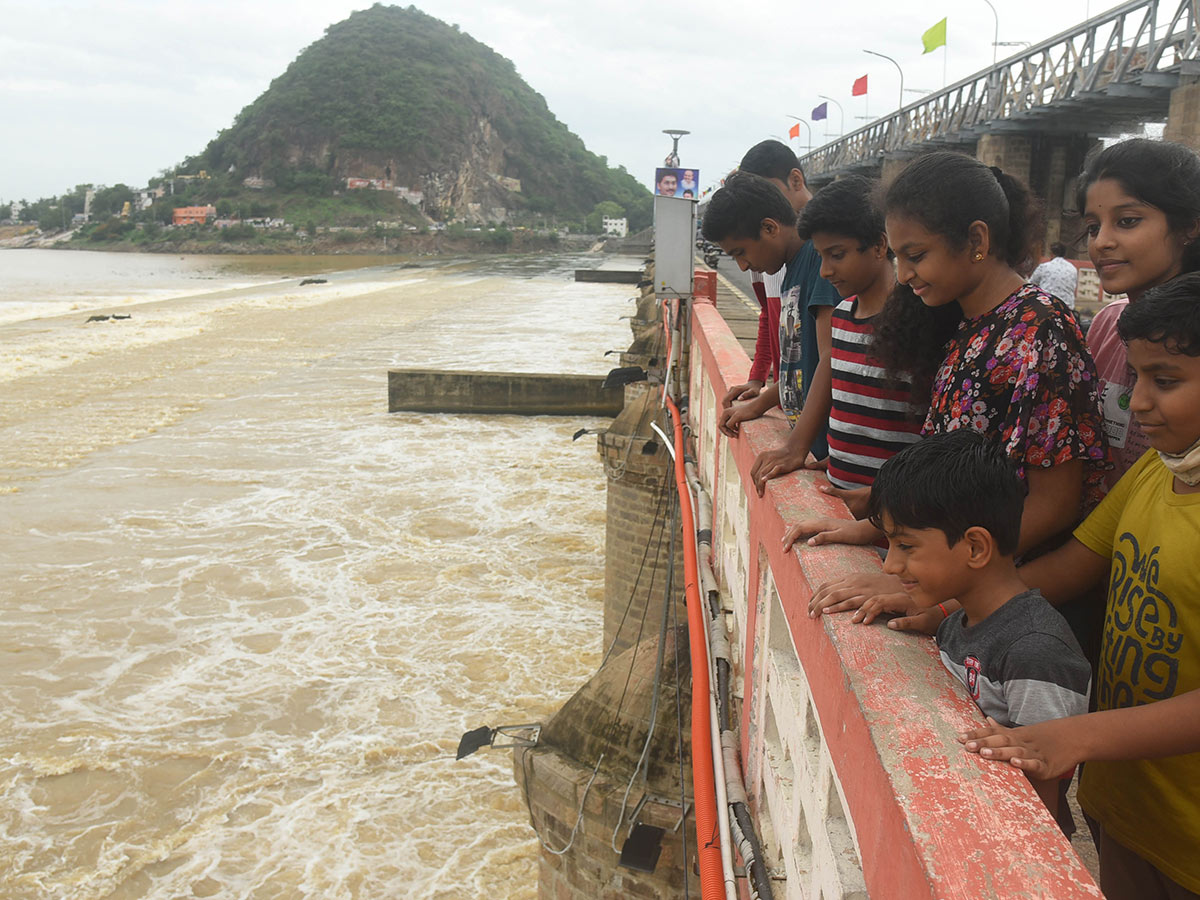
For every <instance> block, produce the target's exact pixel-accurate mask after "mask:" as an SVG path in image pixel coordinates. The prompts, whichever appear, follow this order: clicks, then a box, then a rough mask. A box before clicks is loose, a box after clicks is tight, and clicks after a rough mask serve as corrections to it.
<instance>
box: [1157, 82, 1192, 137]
mask: <svg viewBox="0 0 1200 900" xmlns="http://www.w3.org/2000/svg"><path fill="white" fill-rule="evenodd" d="M1163 138H1165V139H1166V140H1168V141H1176V142H1178V143H1180V144H1185V145H1187V146H1188V147H1191V148H1192V149H1193V150H1200V78H1197V77H1196V76H1195V75H1188V76H1184V82H1183V83H1182V84H1180V85H1179V87H1177V88H1175V89H1174V90H1173V91H1171V105H1170V107H1169V109H1168V110H1167V127H1166V129H1165V130H1164V131H1163Z"/></svg>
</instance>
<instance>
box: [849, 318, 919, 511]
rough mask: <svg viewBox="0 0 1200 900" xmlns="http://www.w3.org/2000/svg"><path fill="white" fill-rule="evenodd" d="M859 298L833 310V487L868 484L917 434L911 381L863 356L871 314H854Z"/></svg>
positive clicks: (870, 331) (917, 423)
mask: <svg viewBox="0 0 1200 900" xmlns="http://www.w3.org/2000/svg"><path fill="white" fill-rule="evenodd" d="M856 305H857V299H856V298H855V297H848V298H846V299H845V300H843V301H842V302H841V303H840V304H838V306H837V307H836V308H835V309H834V311H833V352H832V354H831V355H830V365H831V367H832V374H833V408H832V409H831V410H830V412H829V481H830V483H831V484H832V485H833V486H834V487H839V488H855V487H861V486H863V485H870V484H871V483H872V482H873V481H874V480H875V474H876V473H877V472H878V471H879V467H880V466H882V465H883V464H884V462H886V461H887V460H888V459H889V458H890V457H892V456H894V455H895V454H897V453H899V452H900V451H901V450H903V449H904V448H905V447H906V446H907V445H908V444H911V443H913V442H914V441H916V440H918V439H919V438H920V436H921V435H920V432H921V421H920V420H919V419H917V420H915V421H914V420H913V417H912V410H911V408H910V398H911V387H910V385H909V384H908V382H907V381H905V382H902V383H897V382H896V381H895V380H894V379H890V378H888V377H887V376H886V374H885V373H884V370H883V368H882V367H881V366H878V365H874V364H873V362H874V361H873V360H868V358H867V344H868V343H869V342H870V340H871V335H872V334H873V332H874V329H873V327H872V325H871V319H856V318H855V317H854V311H855V307H856Z"/></svg>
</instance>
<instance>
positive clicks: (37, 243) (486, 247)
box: [0, 229, 596, 258]
mask: <svg viewBox="0 0 1200 900" xmlns="http://www.w3.org/2000/svg"><path fill="white" fill-rule="evenodd" d="M4 230H5V231H7V230H10V229H4ZM491 234H492V233H491V232H486V231H480V232H468V233H467V235H465V236H461V237H456V236H450V235H446V234H444V233H432V234H412V233H410V232H401V233H399V234H391V233H389V234H388V235H387V237H386V239H385V238H379V237H375V236H374V235H371V236H367V235H363V236H361V237H359V236H357V235H354V236H353V238H352V239H348V238H349V233H348V232H344V231H339V232H332V233H329V232H326V233H321V234H318V235H316V236H315V237H309V236H300V235H293V234H289V235H279V236H273V237H271V238H270V239H269V240H250V241H222V240H220V239H217V240H203V239H195V238H192V239H186V240H162V241H153V242H151V241H144V242H137V243H135V242H133V241H128V240H119V241H88V240H79V239H72V237H71V236H70V233H68V234H67V235H63V234H61V233H60V234H57V235H51V236H46V235H37V234H13V235H7V236H6V235H5V234H4V233H3V231H0V249H18V250H29V249H41V250H94V251H103V252H108V253H158V254H178V255H189V256H190V255H200V256H225V255H238V256H252V255H253V256H257V255H268V256H363V255H370V256H396V257H405V256H411V257H419V258H429V257H442V256H462V255H464V254H470V255H492V254H501V253H543V252H548V251H553V250H564V249H587V248H590V247H592V246H593V245H594V244H595V241H596V239H595V237H594V236H590V235H567V236H565V237H560V236H559V235H553V236H542V235H533V234H527V233H524V232H519V231H518V232H508V234H510V235H511V240H509V241H505V242H498V241H495V240H494V239H492V238H490V235H491Z"/></svg>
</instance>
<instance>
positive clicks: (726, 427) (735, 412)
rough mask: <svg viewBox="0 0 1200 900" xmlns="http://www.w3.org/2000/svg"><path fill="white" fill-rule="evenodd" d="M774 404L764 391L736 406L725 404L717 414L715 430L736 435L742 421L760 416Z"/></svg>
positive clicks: (728, 434) (740, 428)
mask: <svg viewBox="0 0 1200 900" xmlns="http://www.w3.org/2000/svg"><path fill="white" fill-rule="evenodd" d="M774 405H775V404H774V403H773V402H771V400H770V398H769V396H768V395H767V394H766V393H765V392H764V393H760V394H758V395H757V396H755V397H751V398H750V399H749V400H747V401H745V402H744V403H739V404H738V405H737V406H727V407H726V408H725V409H723V410H721V414H720V415H719V416H717V430H718V431H720V432H721V434H724V435H727V436H729V437H737V436H738V435H740V434H741V433H742V423H743V422H749V421H750V420H751V419H757V418H759V417H761V416H762V415H763V414H764V413H765V412H766V411H767V410H769V409H770V408H771V407H773V406H774Z"/></svg>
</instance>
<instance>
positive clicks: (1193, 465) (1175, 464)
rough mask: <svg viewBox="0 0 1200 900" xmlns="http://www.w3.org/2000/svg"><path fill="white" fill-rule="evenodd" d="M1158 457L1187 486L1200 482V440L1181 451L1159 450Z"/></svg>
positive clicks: (1193, 485)
mask: <svg viewBox="0 0 1200 900" xmlns="http://www.w3.org/2000/svg"><path fill="white" fill-rule="evenodd" d="M1158 457H1159V459H1161V460H1162V461H1163V465H1164V466H1166V467H1167V468H1168V469H1169V470H1170V472H1171V474H1172V475H1174V476H1175V477H1176V478H1178V479H1179V480H1180V481H1182V482H1183V483H1184V484H1186V485H1188V487H1195V486H1196V485H1198V484H1200V440H1198V441H1196V443H1194V444H1192V446H1190V447H1188V448H1187V449H1186V450H1184V451H1183V452H1182V453H1164V452H1163V451H1161V450H1159V451H1158Z"/></svg>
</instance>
